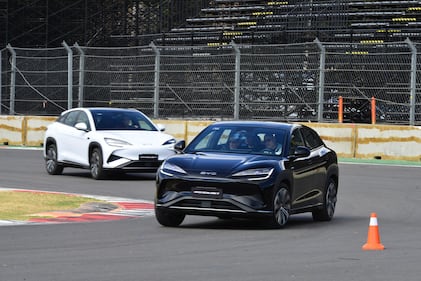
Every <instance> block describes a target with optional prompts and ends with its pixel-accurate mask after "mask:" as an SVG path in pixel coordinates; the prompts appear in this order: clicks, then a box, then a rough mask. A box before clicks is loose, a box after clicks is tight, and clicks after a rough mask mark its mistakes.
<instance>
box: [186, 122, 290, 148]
mask: <svg viewBox="0 0 421 281" xmlns="http://www.w3.org/2000/svg"><path fill="white" fill-rule="evenodd" d="M285 136H286V132H285V131H284V130H280V129H267V128H256V127H246V126H221V127H218V126H214V127H210V128H208V129H207V130H205V131H203V132H201V133H200V134H199V135H198V136H197V137H196V138H195V139H194V140H193V141H192V142H191V144H190V145H189V146H188V147H187V148H186V150H185V151H186V152H191V153H193V152H199V151H212V152H224V153H225V152H226V153H252V154H273V155H281V154H282V153H283V151H284V147H285Z"/></svg>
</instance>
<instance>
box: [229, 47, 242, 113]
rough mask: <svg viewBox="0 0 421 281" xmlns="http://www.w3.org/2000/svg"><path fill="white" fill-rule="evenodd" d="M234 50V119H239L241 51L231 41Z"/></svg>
mask: <svg viewBox="0 0 421 281" xmlns="http://www.w3.org/2000/svg"><path fill="white" fill-rule="evenodd" d="M231 45H232V47H233V49H234V51H235V81H234V84H235V85H234V119H235V120H238V119H240V72H241V52H240V49H239V48H238V46H237V44H235V42H234V41H231Z"/></svg>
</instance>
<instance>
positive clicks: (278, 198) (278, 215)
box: [271, 186, 291, 228]
mask: <svg viewBox="0 0 421 281" xmlns="http://www.w3.org/2000/svg"><path fill="white" fill-rule="evenodd" d="M290 210H291V196H290V194H289V191H288V189H287V188H286V186H281V187H280V188H279V189H277V191H276V192H275V194H274V196H273V209H272V218H271V223H272V225H273V226H274V227H276V228H283V227H284V226H285V225H286V224H287V222H288V219H289V216H290Z"/></svg>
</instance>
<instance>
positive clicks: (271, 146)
mask: <svg viewBox="0 0 421 281" xmlns="http://www.w3.org/2000/svg"><path fill="white" fill-rule="evenodd" d="M264 143H265V148H264V149H263V150H262V153H264V154H276V155H280V154H281V153H282V144H279V143H278V142H277V141H276V136H275V134H266V135H265V137H264Z"/></svg>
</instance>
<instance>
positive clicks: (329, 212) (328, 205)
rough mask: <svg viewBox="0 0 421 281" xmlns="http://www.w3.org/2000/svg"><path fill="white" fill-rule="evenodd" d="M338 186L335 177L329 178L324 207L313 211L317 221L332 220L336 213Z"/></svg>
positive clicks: (314, 218)
mask: <svg viewBox="0 0 421 281" xmlns="http://www.w3.org/2000/svg"><path fill="white" fill-rule="evenodd" d="M337 194H338V186H337V184H336V181H335V180H334V179H333V178H329V180H328V181H327V183H326V188H325V193H324V198H323V207H322V209H318V210H315V211H313V212H312V214H313V220H315V221H330V220H332V218H333V215H334V214H335V208H336V201H337Z"/></svg>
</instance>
